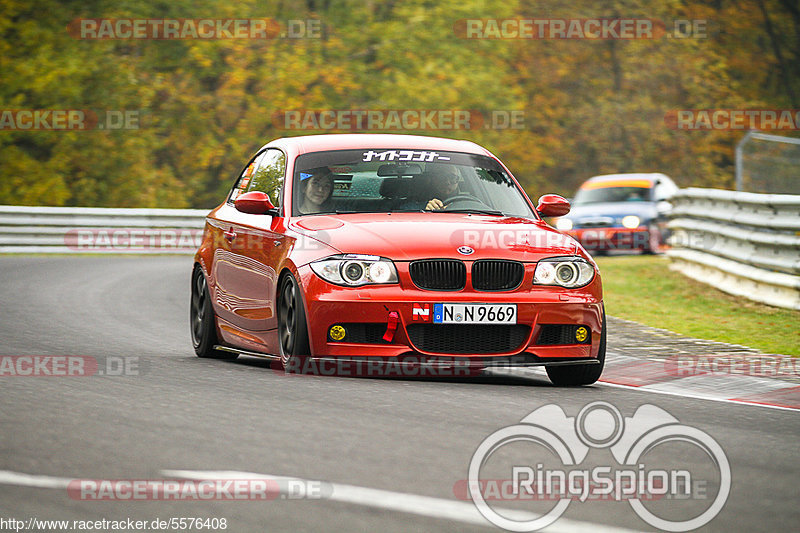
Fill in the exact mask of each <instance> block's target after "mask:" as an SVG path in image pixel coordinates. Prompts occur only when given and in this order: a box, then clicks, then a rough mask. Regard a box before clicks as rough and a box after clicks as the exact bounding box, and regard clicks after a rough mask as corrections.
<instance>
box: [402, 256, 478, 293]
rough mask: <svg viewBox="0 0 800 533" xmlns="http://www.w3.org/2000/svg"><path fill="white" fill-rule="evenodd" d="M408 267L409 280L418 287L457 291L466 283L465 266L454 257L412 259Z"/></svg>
mask: <svg viewBox="0 0 800 533" xmlns="http://www.w3.org/2000/svg"><path fill="white" fill-rule="evenodd" d="M408 269H409V273H410V274H411V281H413V282H414V285H416V286H417V287H419V288H420V289H427V290H430V291H458V290H461V289H463V288H464V286H465V285H466V284H467V267H465V266H464V263H462V262H461V261H457V260H455V259H431V260H425V261H414V262H412V263H411V264H410V265H409V268H408Z"/></svg>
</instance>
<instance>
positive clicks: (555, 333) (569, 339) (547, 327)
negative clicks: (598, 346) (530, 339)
mask: <svg viewBox="0 0 800 533" xmlns="http://www.w3.org/2000/svg"><path fill="white" fill-rule="evenodd" d="M579 327H585V328H586V329H587V330H588V334H587V335H586V339H585V340H584V341H583V342H578V340H577V339H576V338H575V332H576V331H577V330H578V328H579ZM591 343H592V330H591V329H589V328H588V327H586V326H580V325H575V324H542V325H541V326H539V336H538V337H537V339H536V344H537V345H538V346H554V345H559V344H591Z"/></svg>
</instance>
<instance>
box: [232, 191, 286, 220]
mask: <svg viewBox="0 0 800 533" xmlns="http://www.w3.org/2000/svg"><path fill="white" fill-rule="evenodd" d="M233 205H234V206H235V207H236V210H237V211H241V212H242V213H249V214H251V215H277V214H278V210H277V209H275V206H274V205H272V201H270V199H269V196H268V195H267V193H264V192H261V191H250V192H246V193H244V194H242V195H241V196H239V197H238V198H236V200H234V202H233Z"/></svg>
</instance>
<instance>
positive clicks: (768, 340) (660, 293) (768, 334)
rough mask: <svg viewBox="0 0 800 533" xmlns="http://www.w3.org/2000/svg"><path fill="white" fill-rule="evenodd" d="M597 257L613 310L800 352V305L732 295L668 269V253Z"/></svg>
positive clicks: (708, 335)
mask: <svg viewBox="0 0 800 533" xmlns="http://www.w3.org/2000/svg"><path fill="white" fill-rule="evenodd" d="M596 260H597V264H598V266H599V267H600V273H601V275H602V277H603V298H604V300H605V305H606V312H607V313H608V314H609V315H612V316H616V317H619V318H624V319H627V320H634V321H636V322H639V323H641V324H646V325H648V326H655V327H658V328H664V329H668V330H670V331H674V332H676V333H681V334H683V335H689V336H692V337H697V338H700V339H708V340H715V341H722V342H730V343H734V344H743V345H745V346H750V347H751V348H756V349H759V350H761V351H763V352H768V353H777V354H787V355H800V311H791V310H788V309H779V308H775V307H770V306H767V305H762V304H759V303H755V302H751V301H749V300H746V299H744V298H738V297H735V296H730V295H728V294H726V293H724V292H721V291H718V290H717V289H714V288H713V287H711V286H710V285H705V284H703V283H699V282H697V281H694V280H692V279H690V278H687V277H686V276H683V275H682V274H679V273H677V272H673V271H671V270H669V260H668V259H667V258H665V257H663V256H660V257H654V256H617V257H598V258H597V259H596Z"/></svg>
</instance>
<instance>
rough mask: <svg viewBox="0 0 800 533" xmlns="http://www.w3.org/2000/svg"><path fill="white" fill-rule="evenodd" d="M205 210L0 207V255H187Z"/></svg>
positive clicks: (196, 238)
mask: <svg viewBox="0 0 800 533" xmlns="http://www.w3.org/2000/svg"><path fill="white" fill-rule="evenodd" d="M207 214H208V211H207V210H203V209H109V208H102V207H27V206H12V205H0V253H35V254H40V253H53V254H81V253H91V254H101V253H114V254H193V253H194V252H195V251H196V250H197V247H198V246H199V245H200V240H201V239H202V235H203V227H204V224H205V216H206V215H207Z"/></svg>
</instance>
